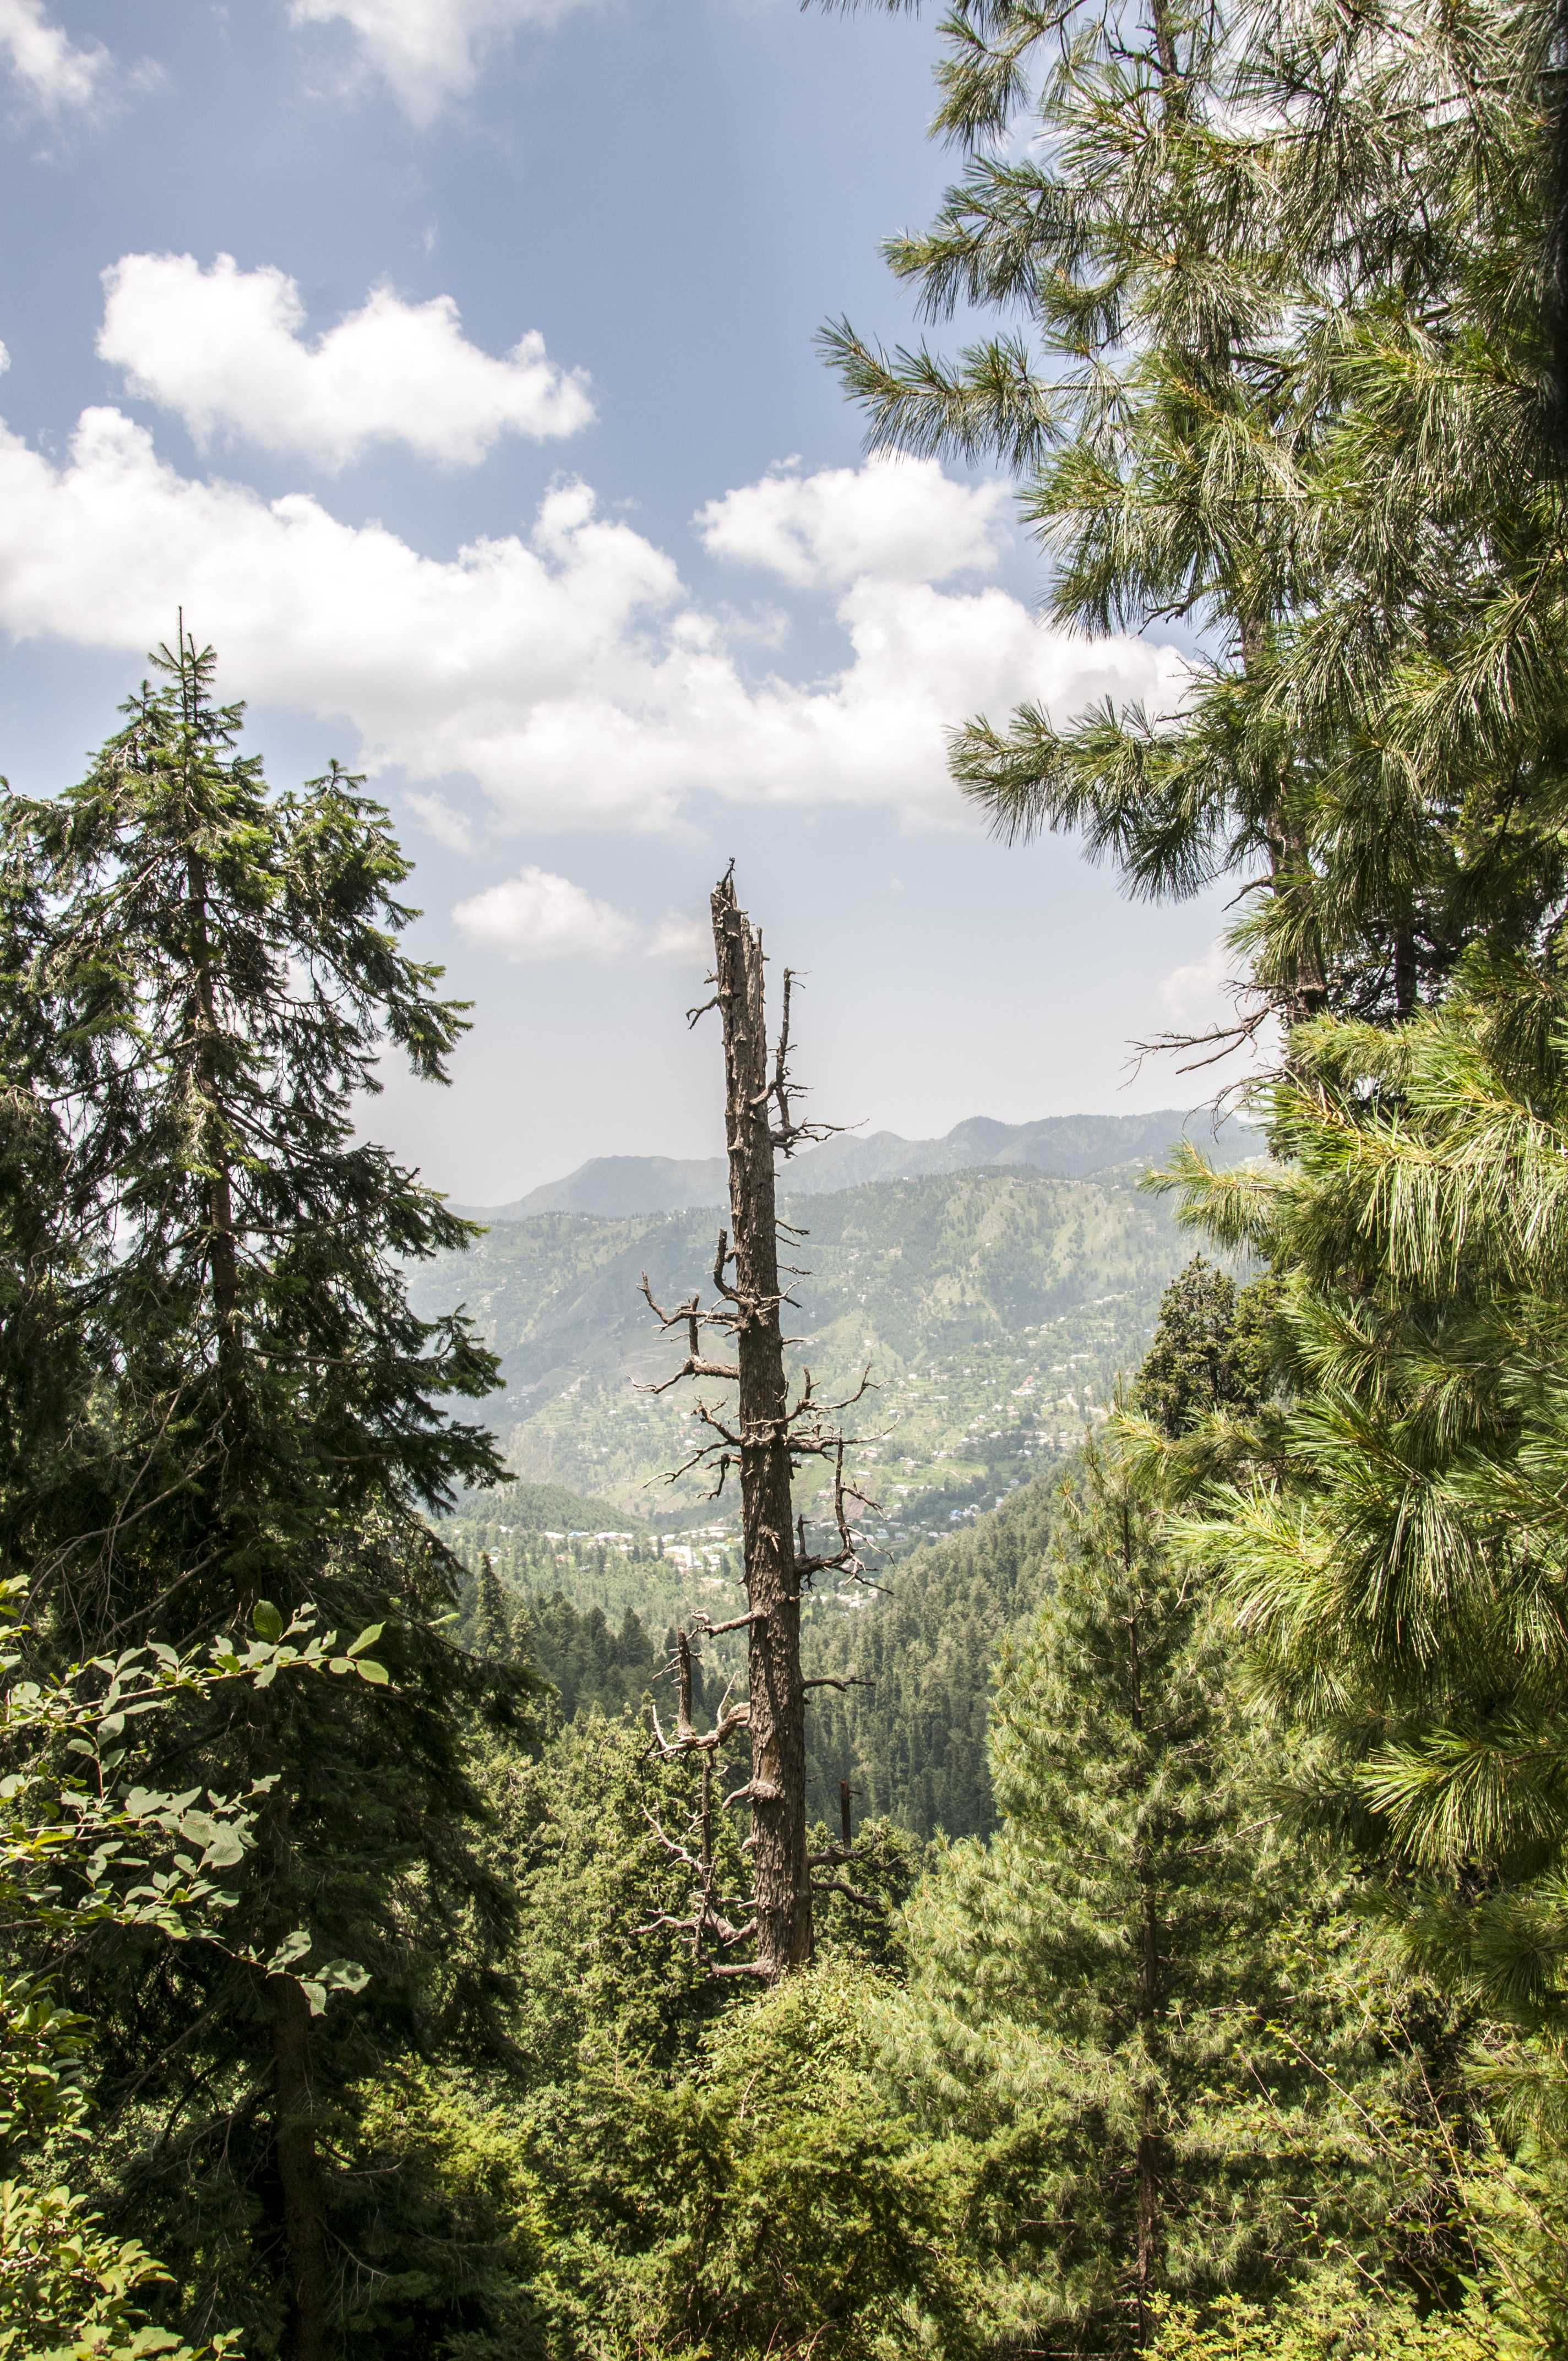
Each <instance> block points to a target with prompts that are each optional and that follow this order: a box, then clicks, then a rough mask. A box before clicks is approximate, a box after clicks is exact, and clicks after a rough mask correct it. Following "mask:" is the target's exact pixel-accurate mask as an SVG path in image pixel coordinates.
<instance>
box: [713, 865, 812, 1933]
mask: <svg viewBox="0 0 1568 2361" xmlns="http://www.w3.org/2000/svg"><path fill="white" fill-rule="evenodd" d="M713 940H714V951H715V958H716V983H717V992H716V996H717V999H718V1008H719V1014H720V1016H721V1017H722V1019H723V1024H724V1085H725V1124H726V1142H727V1146H728V1148H729V1220H730V1230H731V1235H732V1238H733V1249H732V1251H733V1268H734V1276H733V1279H732V1280H731V1281H729V1282H728V1285H729V1290H730V1293H731V1308H732V1310H733V1311H734V1312H735V1313H736V1315H737V1324H736V1337H735V1344H736V1356H735V1357H736V1362H737V1365H738V1367H739V1368H740V1403H739V1433H740V1505H741V1521H742V1530H743V1532H744V1538H745V1564H746V1599H747V1607H748V1609H749V1612H750V1614H751V1617H752V1619H753V1620H751V1623H750V1625H749V1626H748V1654H749V1670H750V1686H751V1698H750V1702H751V1784H750V1802H751V1861H752V1878H753V1892H754V1896H755V1901H754V1908H755V1916H756V1927H757V1959H756V1964H757V1969H758V1971H759V1972H760V1973H761V1974H762V1975H763V1976H765V1977H767V1978H768V1979H770V1980H772V1979H773V1978H774V1977H777V1976H780V1975H784V1974H785V1973H787V1971H789V1970H790V1969H792V1968H798V1967H802V1966H804V1965H805V1963H806V1960H808V1959H809V1958H810V1956H811V1871H810V1867H809V1864H808V1862H807V1861H806V1691H805V1688H804V1687H803V1686H802V1682H801V1671H800V1582H799V1577H798V1576H797V1575H796V1572H795V1534H794V1531H793V1521H794V1520H793V1509H792V1499H791V1485H790V1477H791V1462H790V1454H789V1432H788V1427H787V1425H786V1423H785V1412H786V1409H787V1397H786V1387H785V1378H784V1343H783V1332H782V1328H781V1323H780V1303H779V1258H778V1217H777V1211H776V1207H775V1203H774V1196H773V1127H772V1121H771V1108H770V1100H769V1082H768V1043H767V1033H766V1029H765V1016H764V1007H763V994H762V937H761V936H760V935H759V934H757V933H756V932H755V931H754V930H753V928H752V926H751V920H750V919H749V918H748V917H747V916H746V913H745V912H744V910H742V909H740V907H739V906H738V905H737V903H736V900H735V888H734V884H733V882H732V881H731V880H730V879H729V878H728V877H727V878H725V879H724V880H723V882H722V883H721V884H718V885H717V886H716V887H715V888H714V893H713ZM719 1276H720V1279H721V1280H722V1278H723V1273H722V1270H721V1271H720V1274H719Z"/></svg>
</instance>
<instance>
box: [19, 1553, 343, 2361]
mask: <svg viewBox="0 0 1568 2361" xmlns="http://www.w3.org/2000/svg"><path fill="white" fill-rule="evenodd" d="M23 1589H24V1586H23V1585H22V1584H21V1583H20V1582H18V1581H15V1580H13V1581H10V1582H6V1583H5V1584H3V1585H0V1623H4V1624H5V1625H6V1626H8V1627H9V1630H8V1637H9V1639H10V1641H11V1643H12V1644H13V1646H18V1647H19V1646H24V1645H25V1644H26V1642H27V1639H28V1638H29V1634H28V1632H27V1627H26V1626H25V1625H23V1624H22V1623H21V1621H20V1613H21V1594H22V1592H23ZM312 1621H313V1617H312V1616H310V1615H309V1614H308V1613H307V1614H304V1615H302V1616H298V1617H296V1618H295V1619H294V1620H293V1622H292V1623H291V1624H290V1625H289V1626H288V1627H287V1628H286V1629H285V1628H284V1627H283V1625H282V1621H281V1619H280V1617H277V1616H273V1617H272V1618H271V1619H270V1623H271V1626H272V1628H271V1629H270V1630H269V1633H268V1636H266V1637H265V1638H263V1639H261V1640H258V1641H249V1642H237V1641H236V1640H233V1639H227V1638H225V1639H224V1640H221V1641H219V1642H216V1643H214V1645H213V1646H211V1647H209V1648H206V1649H203V1650H201V1651H199V1652H198V1653H193V1654H189V1655H186V1656H181V1655H179V1654H177V1653H176V1652H175V1651H174V1650H173V1649H172V1648H167V1647H159V1646H154V1647H151V1648H148V1649H132V1650H128V1651H123V1652H122V1653H120V1654H118V1655H116V1656H114V1657H98V1658H95V1659H93V1661H92V1662H90V1663H88V1664H72V1665H70V1666H67V1667H64V1668H62V1669H59V1670H55V1671H52V1672H50V1673H49V1674H48V1675H46V1676H45V1677H44V1678H43V1679H40V1680H21V1679H17V1678H16V1676H15V1675H16V1671H17V1669H18V1666H19V1664H20V1663H21V1658H20V1657H19V1656H17V1655H15V1654H14V1655H11V1656H9V1657H7V1658H6V1659H5V1674H6V1675H7V1677H6V1679H5V1689H4V1694H3V1696H0V1728H3V1729H4V1731H5V1739H6V1741H7V1746H8V1752H9V1754H10V1759H11V1761H12V1762H13V1763H16V1764H17V1765H18V1766H19V1767H17V1768H16V1769H14V1770H13V1771H12V1772H11V1773H9V1774H8V1776H7V1777H6V1778H5V1780H4V1781H3V1782H0V1898H3V1901H4V1905H5V1911H6V1916H7V1918H8V1919H9V1921H10V1922H11V1925H12V1927H13V1928H15V1927H17V1926H18V1925H20V1926H22V1927H30V1928H31V1930H32V1931H33V1932H34V1934H35V1936H36V1937H38V1938H42V1939H43V1941H44V1942H45V1943H46V1944H47V1946H48V1949H46V1951H45V1960H46V1972H45V1973H44V1974H43V1975H40V1976H37V1977H34V1978H32V1979H30V1980H17V1979H11V1980H9V1981H6V1980H3V1979H0V2156H3V2157H4V2159H5V2166H6V2168H7V2170H8V2171H10V2172H13V2173H16V2172H18V2170H19V2171H20V2173H21V2174H22V2175H23V2176H24V2177H17V2178H7V2179H6V2180H3V2181H0V2355H7V2356H8V2355H15V2356H18V2361H21V2356H38V2361H78V2356H102V2361H137V2356H144V2355H153V2354H168V2355H169V2356H170V2357H171V2361H203V2356H206V2355H209V2354H210V2355H212V2356H214V2361H216V2356H219V2355H222V2354H224V2353H226V2352H228V2351H229V2350H230V2349H231V2347H232V2345H234V2343H235V2341H236V2340H235V2338H234V2337H233V2336H232V2335H230V2334H226V2333H225V2334H222V2335H220V2336H219V2337H218V2338H217V2339H216V2341H215V2343H214V2344H213V2345H203V2346H202V2348H201V2352H200V2354H197V2353H195V2352H193V2351H192V2348H191V2347H190V2346H188V2345H183V2344H181V2341H180V2339H179V2338H178V2337H177V2336H174V2335H170V2334H168V2333H167V2332H166V2331H164V2330H162V2329H160V2328H158V2327H154V2326H151V2325H149V2324H148V2323H147V2322H146V2319H145V2315H144V2310H143V2308H142V2304H141V2302H140V2300H139V2299H140V2293H141V2291H142V2290H146V2289H148V2288H152V2287H157V2286H161V2285H163V2284H166V2283H167V2282H168V2280H169V2279H170V2273H169V2272H168V2271H167V2270H165V2269H164V2268H163V2266H162V2265H161V2264H160V2263H158V2262H156V2261H155V2260H154V2259H153V2257H151V2256H150V2255H148V2252H147V2250H146V2249H145V2247H143V2246H141V2245H140V2244H139V2242H138V2241H137V2240H135V2239H123V2238H116V2237H115V2236H113V2235H110V2234H108V2233H107V2232H105V2230H104V2227H103V2224H102V2219H101V2216H100V2215H99V2214H98V2213H94V2212H93V2211H92V2210H91V2209H90V2208H89V2206H88V2204H87V2202H86V2201H85V2200H84V2199H83V2198H82V2197H80V2196H78V2195H74V2194H73V2193H72V2192H71V2190H70V2189H69V2188H68V2187H67V2186H66V2185H65V2184H64V2183H63V2182H57V2181H55V2180H53V2178H52V2173H51V2169H50V2165H49V2157H50V2155H51V2153H55V2152H58V2149H59V2147H60V2144H61V2142H62V2141H71V2140H74V2141H76V2142H78V2143H83V2142H85V2141H86V2139H87V2136H88V2135H87V2128H86V2124H87V2117H88V2114H89V2113H90V2100H89V2095H88V2092H87V2089H86V2081H85V2077H86V2070H87V2065H88V2061H89V2059H90V2055H91V2052H90V2040H89V2037H90V2035H91V2031H92V2028H91V2026H90V2024H89V2021H88V2020H87V2019H86V2018H85V2017H84V2016H82V2015H81V2014H80V2013H79V2012H78V2011H76V2010H72V2009H68V2008H62V2007H61V2006H60V2005H59V2004H58V2002H57V2001H56V1999H55V1996H54V1993H53V1991H52V1989H51V1987H50V1982H49V1976H48V1972H47V1969H48V1967H49V1966H53V1965H55V1964H56V1963H57V1962H58V1960H59V1959H60V1953H61V1951H62V1949H64V1947H66V1946H68V1945H69V1944H70V1943H71V1942H72V1941H79V1940H80V1939H81V1938H82V1936H83V1935H85V1934H86V1933H88V1932H89V1931H90V1930H91V1929H93V1928H94V1927H103V1926H104V1925H105V1924H112V1925H115V1926H117V1927H140V1928H148V1929H156V1930H157V1931H158V1932H159V1934H160V1935H162V1936H163V1937H164V1938H166V1939H168V1940H170V1941H174V1942H181V1943H191V1942H194V1943H201V1944H205V1945H208V1946H213V1947H215V1948H217V1949H220V1950H221V1949H227V1948H228V1946H227V1945H225V1941H224V1936H225V1933H227V1931H228V1929H227V1928H226V1927H225V1926H224V1924H223V1917H222V1915H221V1914H223V1913H224V1912H225V1911H232V1909H233V1908H234V1905H235V1901H236V1896H235V1894H234V1893H233V1892H232V1891H230V1890H228V1889H226V1888H225V1887H223V1886H220V1885H219V1884H218V1883H217V1882H216V1874H215V1873H216V1872H222V1871H225V1870H229V1869H233V1868H234V1867H236V1866H237V1865H238V1864H240V1863H241V1862H243V1861H244V1859H245V1856H246V1854H247V1851H249V1850H251V1849H252V1848H253V1846H254V1843H255V1838H254V1833H253V1829H254V1823H255V1818H256V1799H257V1796H258V1794H259V1793H264V1792H265V1790H266V1789H267V1788H268V1787H269V1786H270V1785H271V1784H272V1783H271V1782H270V1781H267V1782H263V1783H261V1786H260V1787H259V1788H256V1787H253V1789H252V1791H251V1794H250V1795H248V1796H247V1797H245V1798H243V1799H241V1800H237V1801H236V1799H235V1798H233V1797H231V1796H226V1795H213V1794H210V1793H209V1794H207V1795H203V1792H202V1790H201V1789H199V1788H198V1789H192V1790H190V1791H188V1792H187V1793H185V1794H183V1795H168V1794H162V1793H159V1792H158V1791H156V1790H153V1789H150V1788H148V1787H147V1786H146V1785H144V1784H142V1781H141V1779H140V1777H139V1776H138V1773H140V1772H141V1771H142V1770H143V1769H144V1768H145V1767H146V1765H147V1763H148V1756H149V1752H150V1750H149V1746H148V1740H149V1736H150V1734H151V1731H152V1729H153V1728H154V1726H155V1725H154V1724H153V1723H150V1722H149V1720H148V1717H149V1716H154V1717H156V1716H158V1715H159V1714H166V1713H167V1712H168V1710H169V1709H170V1707H171V1706H173V1705H175V1704H176V1703H177V1702H178V1701H179V1700H180V1699H181V1698H182V1697H202V1696H205V1695H208V1694H210V1693H211V1692H212V1691H213V1690H214V1689H215V1688H217V1687H219V1686H224V1685H226V1684H230V1683H234V1682H243V1683H246V1684H247V1685H248V1686H251V1687H253V1688H268V1687H270V1686H272V1684H273V1682H274V1681H275V1680H276V1679H277V1677H278V1675H280V1673H281V1674H283V1675H297V1674H299V1673H301V1672H312V1673H316V1674H321V1673H328V1674H333V1673H335V1674H337V1675H355V1674H358V1675H361V1676H372V1677H379V1678H380V1679H383V1680H384V1679H385V1674H384V1673H383V1672H382V1668H381V1667H380V1665H379V1664H377V1663H376V1662H375V1660H374V1659H373V1658H371V1657H370V1656H368V1655H367V1653H366V1651H367V1648H368V1647H369V1646H370V1645H371V1644H372V1642H374V1641H375V1639H376V1638H377V1636H378V1633H377V1631H376V1629H375V1628H374V1627H372V1628H371V1629H369V1630H367V1631H363V1632H361V1634H360V1635H359V1638H358V1639H357V1640H356V1641H355V1642H352V1644H351V1645H350V1646H349V1647H348V1648H347V1649H346V1650H345V1651H344V1652H343V1653H341V1654H334V1646H335V1643H336V1636H337V1635H336V1634H335V1633H334V1632H328V1633H325V1634H321V1635H315V1634H313V1633H312V1631H311V1629H310V1626H311V1623H312ZM310 1949H311V1938H310V1936H309V1934H308V1932H306V1931H305V1930H303V1929H299V1930H296V1933H295V1936H294V1937H293V1938H291V1940H290V1941H289V1942H288V1943H287V1944H285V1945H284V1946H281V1947H280V1953H279V1955H278V1956H276V1957H275V1958H274V1959H273V1960H271V1961H269V1962H267V1963H266V1964H267V1966H268V1967H269V1968H270V1969H272V1970H274V1971H280V1972H287V1971H288V1969H289V1967H290V1965H291V1962H292V1960H295V1959H298V1958H301V1957H302V1956H304V1955H305V1954H306V1953H308V1952H309V1950H310ZM255 1964H256V1965H258V1966H260V1965H261V1964H262V1963H261V1962H259V1961H257V1962H255ZM364 1981H365V1975H364V1971H363V1969H361V1968H359V1967H357V1966H356V1963H354V1962H352V1961H349V1960H333V1961H330V1962H328V1963H326V1965H325V1966H324V1967H322V1968H318V1969H317V1970H316V1971H315V1973H314V1975H313V1978H312V1979H311V1980H310V1981H309V1982H307V1983H306V1985H305V1991H306V1993H307V1995H308V1997H309V1999H310V2004H311V2006H312V2008H313V2010H315V2011H320V2010H322V2009H324V2008H325V2006H326V2003H327V1995H328V1993H329V1992H332V1991H344V1990H348V1991H356V1990H358V1989H359V1988H360V1987H361V1986H362V1985H363V1983H364Z"/></svg>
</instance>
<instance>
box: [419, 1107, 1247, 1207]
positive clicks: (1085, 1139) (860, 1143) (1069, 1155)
mask: <svg viewBox="0 0 1568 2361" xmlns="http://www.w3.org/2000/svg"><path fill="white" fill-rule="evenodd" d="M1189 1132H1190V1133H1191V1134H1192V1136H1193V1137H1195V1138H1198V1139H1201V1140H1202V1141H1203V1143H1204V1145H1205V1146H1206V1147H1208V1148H1210V1150H1211V1153H1212V1155H1213V1157H1214V1159H1215V1161H1216V1162H1217V1163H1220V1164H1239V1163H1240V1162H1241V1161H1242V1160H1243V1159H1245V1158H1246V1157H1248V1156H1255V1155H1259V1154H1261V1152H1262V1148H1263V1140H1262V1137H1261V1136H1260V1135H1259V1134H1258V1133H1257V1132H1255V1131H1249V1130H1247V1129H1246V1128H1245V1126H1243V1125H1241V1124H1238V1123H1236V1122H1234V1121H1230V1122H1227V1123H1226V1124H1225V1125H1224V1126H1223V1127H1222V1129H1221V1131H1220V1132H1219V1134H1218V1136H1217V1137H1216V1136H1214V1135H1212V1131H1211V1126H1210V1123H1209V1118H1208V1117H1207V1116H1206V1115H1184V1114H1183V1113H1182V1112H1181V1111H1180V1109H1179V1108H1176V1107H1167V1108H1166V1109H1164V1110H1163V1112H1161V1113H1160V1114H1158V1115H1047V1116H1045V1117H1044V1118H1043V1119H1042V1120H1041V1121H1040V1122H1038V1123H993V1122H992V1120H991V1118H990V1116H989V1115H971V1116H970V1118H969V1119H968V1121H967V1122H964V1123H959V1124H955V1125H954V1126H953V1128H952V1130H951V1131H949V1132H948V1135H947V1137H946V1138H944V1139H903V1138H901V1137H899V1135H898V1133H897V1132H895V1131H875V1132H872V1134H871V1136H870V1137H869V1138H861V1137H858V1136H851V1135H850V1134H849V1133H846V1134H844V1135H843V1136H842V1137H839V1138H837V1139H828V1140H825V1141H824V1142H823V1143H822V1145H821V1147H820V1148H811V1149H808V1150H807V1152H806V1154H805V1155H804V1156H801V1157H798V1158H797V1159H795V1162H794V1163H793V1164H792V1165H790V1166H789V1167H788V1169H787V1171H786V1172H785V1173H784V1176H783V1177H784V1183H785V1185H786V1186H787V1188H788V1189H789V1191H790V1193H791V1195H793V1196H797V1197H815V1196H820V1195H822V1194H824V1193H826V1192H828V1191H835V1190H839V1189H854V1188H858V1187H860V1186H861V1184H862V1183H864V1182H865V1181H868V1180H922V1179H925V1178H927V1177H929V1176H930V1175H933V1174H938V1173H945V1172H967V1171H973V1170H976V1169H977V1168H982V1167H985V1166H988V1165H995V1164H1002V1165H1027V1166H1032V1167H1033V1169H1034V1170H1036V1171H1038V1172H1050V1173H1055V1174H1057V1175H1059V1176H1060V1177H1061V1178H1063V1179H1065V1180H1079V1179H1082V1178H1083V1177H1084V1176H1085V1175H1087V1174H1089V1173H1093V1172H1102V1171H1105V1170H1108V1169H1109V1168H1111V1167H1113V1166H1115V1165H1123V1164H1133V1163H1145V1164H1157V1163H1158V1162H1159V1161H1160V1160H1161V1159H1163V1158H1164V1157H1165V1156H1166V1155H1168V1153H1169V1150H1170V1149H1171V1148H1173V1147H1174V1145H1175V1144H1176V1142H1177V1141H1178V1140H1179V1139H1180V1138H1182V1137H1184V1136H1185V1135H1186V1134H1188V1133H1189ZM728 1197H729V1180H728V1177H727V1174H726V1170H725V1163H724V1159H723V1158H722V1157H721V1156H710V1157H696V1158H685V1159H683V1158H678V1157H669V1156H596V1157H593V1158H592V1159H590V1160H589V1161H588V1162H587V1164H580V1165H579V1166H578V1167H577V1170H576V1171H575V1172H569V1173H568V1174H567V1175H566V1177H565V1180H549V1181H546V1182H544V1183H543V1186H542V1187H540V1188H538V1189H533V1190H531V1191H529V1193H528V1195H527V1196H526V1197H519V1198H518V1199H516V1201H515V1202H513V1203H511V1204H510V1205H463V1206H459V1207H458V1208H457V1211H459V1212H460V1213H467V1214H469V1215H470V1216H471V1217H472V1218H473V1219H474V1220H476V1221H480V1222H525V1221H530V1220H532V1218H533V1216H534V1215H535V1214H538V1213H601V1214H606V1215H609V1217H610V1218H611V1219H617V1220H620V1219H626V1218H629V1217H630V1216H633V1215H636V1214H639V1213H681V1212H684V1211H685V1210H686V1209H687V1208H688V1207H690V1206H695V1205H722V1204H725V1203H726V1202H728Z"/></svg>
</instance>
